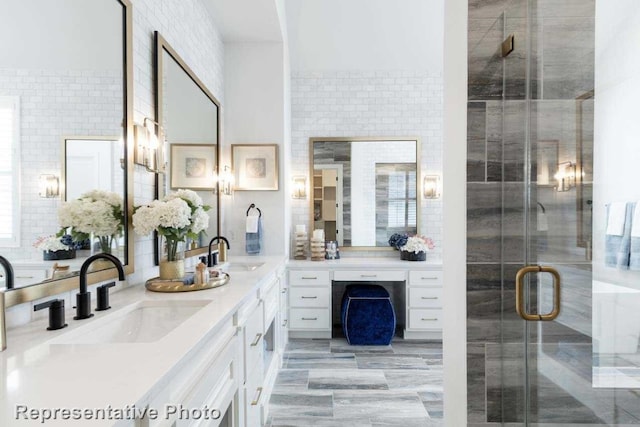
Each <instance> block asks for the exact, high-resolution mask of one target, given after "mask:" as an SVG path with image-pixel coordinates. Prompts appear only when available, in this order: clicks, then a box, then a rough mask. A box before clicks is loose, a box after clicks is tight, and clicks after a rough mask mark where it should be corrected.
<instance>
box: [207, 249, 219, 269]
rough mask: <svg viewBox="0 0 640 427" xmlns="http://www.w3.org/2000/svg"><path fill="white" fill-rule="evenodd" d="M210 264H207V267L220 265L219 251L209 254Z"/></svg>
mask: <svg viewBox="0 0 640 427" xmlns="http://www.w3.org/2000/svg"><path fill="white" fill-rule="evenodd" d="M208 261H209V262H207V267H215V266H216V265H218V250H217V249H215V250H213V251H211V252H210V253H209V259H208Z"/></svg>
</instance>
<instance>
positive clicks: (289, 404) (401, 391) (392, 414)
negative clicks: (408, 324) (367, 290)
mask: <svg viewBox="0 0 640 427" xmlns="http://www.w3.org/2000/svg"><path fill="white" fill-rule="evenodd" d="M442 393H443V390H442V344H441V343H434V342H422V341H404V340H402V339H397V338H396V339H394V341H393V342H392V343H391V345H389V346H351V345H349V344H348V343H347V341H346V340H345V339H344V338H335V339H331V340H328V339H327V340H320V339H292V340H290V342H289V345H288V346H287V349H286V351H285V354H284V360H283V367H282V369H281V370H280V372H278V377H277V379H276V384H275V386H274V389H273V393H272V395H271V401H270V416H269V420H268V423H267V426H268V427H307V426H314V427H343V426H348V427H391V426H402V427H414V426H415V427H431V426H442V425H443V423H442Z"/></svg>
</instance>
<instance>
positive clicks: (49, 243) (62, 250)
mask: <svg viewBox="0 0 640 427" xmlns="http://www.w3.org/2000/svg"><path fill="white" fill-rule="evenodd" d="M33 247H34V248H36V249H39V250H41V251H42V254H43V259H44V260H45V261H50V260H61V259H72V258H75V256H76V252H75V247H74V246H73V242H72V241H70V240H69V239H66V238H60V237H58V236H47V237H38V239H36V241H35V242H34V244H33Z"/></svg>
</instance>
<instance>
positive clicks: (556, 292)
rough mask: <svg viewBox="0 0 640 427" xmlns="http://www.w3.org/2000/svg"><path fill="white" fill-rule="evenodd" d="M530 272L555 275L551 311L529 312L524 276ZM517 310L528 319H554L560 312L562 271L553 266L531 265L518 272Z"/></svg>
mask: <svg viewBox="0 0 640 427" xmlns="http://www.w3.org/2000/svg"><path fill="white" fill-rule="evenodd" d="M529 273H549V274H551V275H552V276H553V310H552V311H551V312H550V313H546V314H538V313H529V312H528V311H527V310H526V308H525V304H524V278H525V276H526V275H527V274H529ZM516 312H517V313H518V315H519V316H520V317H522V318H523V319H524V320H527V321H541V320H554V319H555V318H556V317H558V315H559V314H560V273H558V270H556V269H555V268H553V267H545V266H542V265H530V266H527V267H523V268H521V269H520V270H518V273H517V274H516Z"/></svg>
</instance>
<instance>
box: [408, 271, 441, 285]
mask: <svg viewBox="0 0 640 427" xmlns="http://www.w3.org/2000/svg"><path fill="white" fill-rule="evenodd" d="M409 286H442V271H410V272H409Z"/></svg>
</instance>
